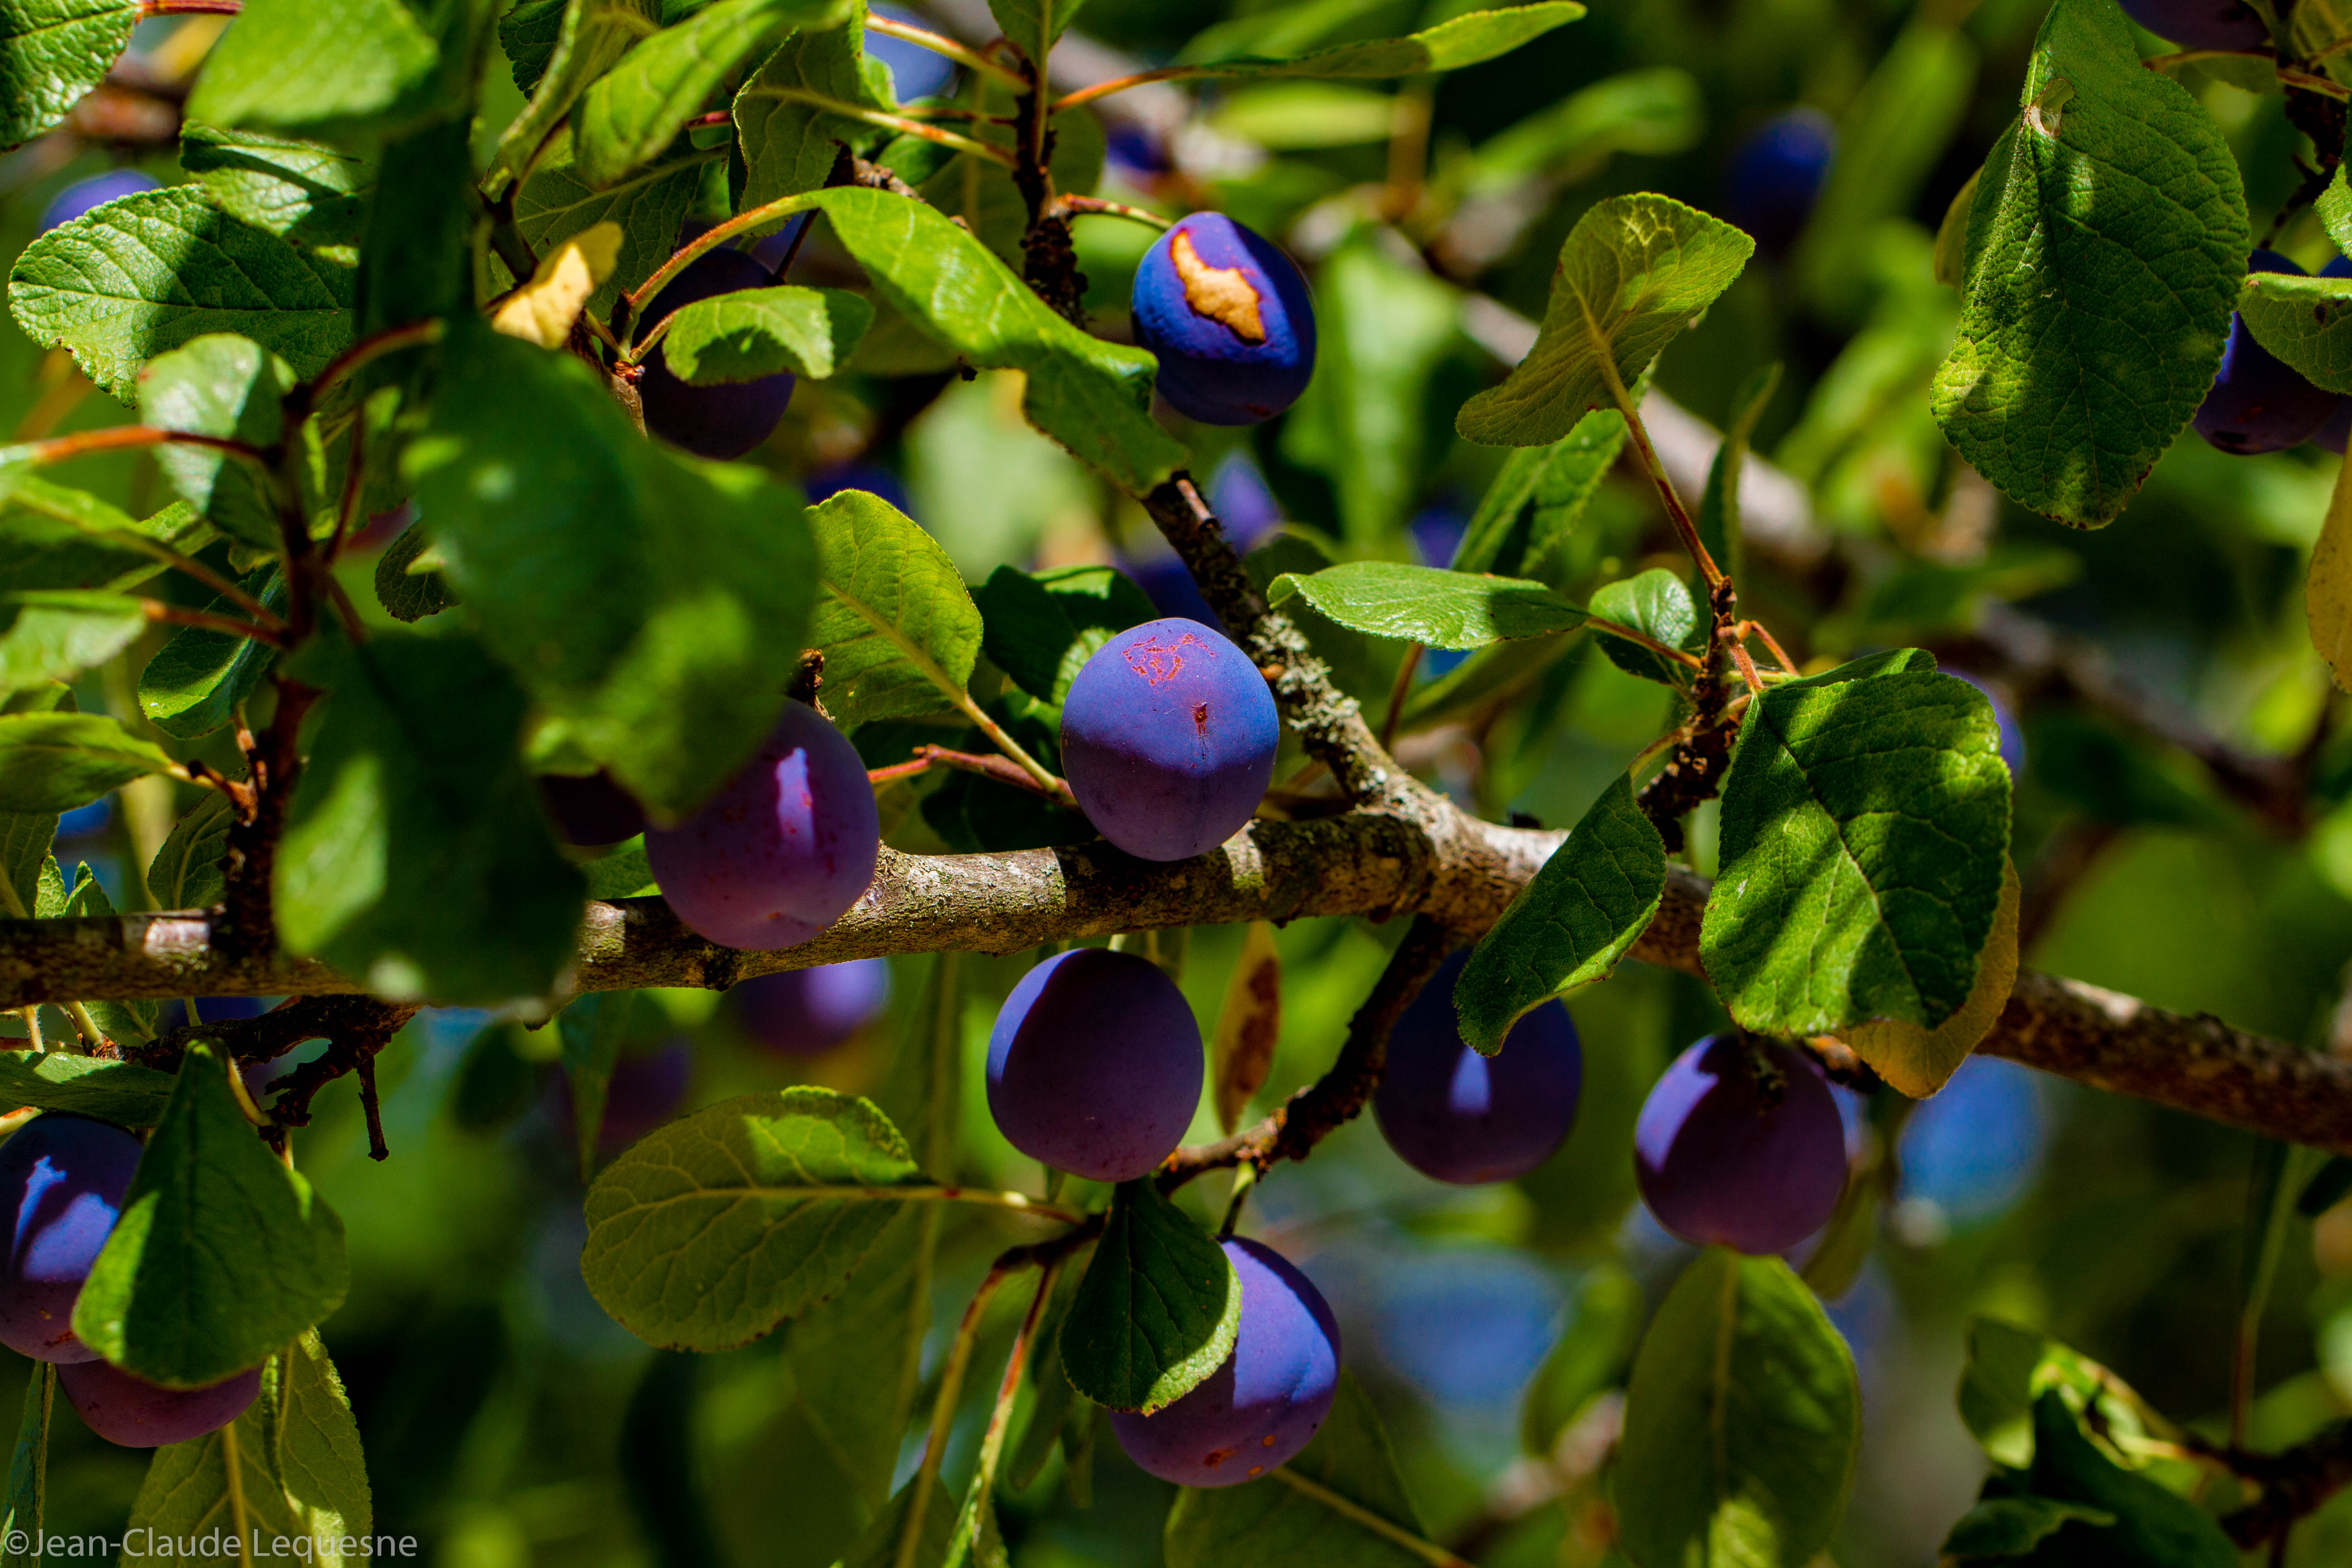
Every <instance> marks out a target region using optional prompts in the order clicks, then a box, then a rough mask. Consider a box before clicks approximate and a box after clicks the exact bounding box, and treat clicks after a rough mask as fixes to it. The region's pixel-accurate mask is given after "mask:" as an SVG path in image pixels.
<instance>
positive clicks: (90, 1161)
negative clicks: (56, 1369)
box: [0, 1111, 140, 1363]
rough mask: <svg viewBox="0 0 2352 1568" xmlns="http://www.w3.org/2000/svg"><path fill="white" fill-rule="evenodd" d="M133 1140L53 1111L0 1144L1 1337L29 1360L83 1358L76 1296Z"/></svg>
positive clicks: (87, 1353)
mask: <svg viewBox="0 0 2352 1568" xmlns="http://www.w3.org/2000/svg"><path fill="white" fill-rule="evenodd" d="M139 1151H140V1143H139V1140H138V1139H136V1138H134V1137H132V1136H131V1134H130V1133H128V1132H125V1131H123V1130H122V1129H121V1128H120V1127H112V1126H109V1125H108V1124H107V1123H105V1122H103V1121H90V1120H89V1119H88V1118H86V1117H80V1116H67V1115H62V1114H60V1113H58V1112H56V1111H50V1112H47V1113H46V1114H43V1115H40V1116H37V1117H35V1118H33V1120H32V1121H28V1122H26V1124H25V1125H24V1126H23V1127H22V1128H20V1129H18V1130H17V1131H16V1133H15V1135H14V1136H12V1137H11V1138H10V1139H9V1140H8V1142H6V1143H5V1145H0V1195H5V1200H6V1201H7V1203H8V1205H9V1207H10V1209H11V1211H12V1212H13V1213H14V1215H15V1216H16V1218H15V1229H14V1232H13V1238H12V1239H11V1241H10V1243H9V1247H8V1260H7V1268H6V1270H5V1273H0V1344H5V1345H6V1346H7V1347H8V1348H9V1349H10V1350H13V1351H16V1352H18V1353H19V1354H23V1355H28V1356H31V1357H32V1358H33V1359H35V1360H36V1361H50V1362H59V1363H67V1362H84V1361H89V1360H91V1359H93V1358H95V1357H96V1355H97V1354H98V1352H96V1351H93V1350H90V1349H89V1348H88V1347H87V1346H85V1345H84V1344H83V1343H82V1342H81V1341H79V1339H76V1338H75V1337H74V1331H73V1310H74V1299H75V1298H76V1297H78V1296H79V1295H80V1294H81V1285H82V1281H83V1280H85V1279H89V1270H90V1266H91V1265H92V1264H94V1263H96V1262H97V1261H98V1254H99V1250H100V1248H101V1247H104V1246H105V1245H106V1238H107V1237H109V1236H110V1235H112V1234H113V1232H114V1222H115V1221H116V1220H117V1219H118V1218H120V1217H121V1214H122V1197H123V1194H125V1193H127V1192H129V1191H130V1190H131V1173H133V1172H134V1171H136V1170H137V1169H138V1167H139Z"/></svg>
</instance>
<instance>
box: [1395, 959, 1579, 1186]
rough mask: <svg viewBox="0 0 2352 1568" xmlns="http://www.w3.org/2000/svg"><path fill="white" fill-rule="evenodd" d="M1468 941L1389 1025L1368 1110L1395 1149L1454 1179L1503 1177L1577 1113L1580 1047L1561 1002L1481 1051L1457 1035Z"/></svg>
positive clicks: (1540, 1153)
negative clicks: (1492, 1050)
mask: <svg viewBox="0 0 2352 1568" xmlns="http://www.w3.org/2000/svg"><path fill="white" fill-rule="evenodd" d="M1469 962H1470V953H1469V950H1468V949H1466V948H1465V949H1464V950H1463V951H1462V952H1457V953H1455V954H1454V955H1453V956H1452V957H1450V958H1448V959H1447V960H1446V961H1445V963H1444V964H1443V965H1442V966H1440V967H1439V969H1438V971H1437V973H1435V974H1433V975H1432V976H1430V979H1429V984H1426V985H1424V986H1423V987H1422V988H1421V994H1420V995H1418V996H1415V997H1414V998H1413V999H1412V1005H1411V1006H1408V1007H1407V1008H1406V1009H1405V1010H1404V1016H1402V1017H1401V1018H1399V1019H1398V1020H1397V1022H1396V1027H1395V1028H1394V1029H1392V1030H1391V1031H1390V1032H1389V1055H1388V1067H1387V1068H1386V1069H1385V1070H1384V1071H1383V1072H1382V1073H1381V1085H1380V1088H1379V1089H1377V1090H1375V1091H1374V1093H1373V1095H1372V1115H1373V1117H1374V1118H1375V1119H1376V1120H1377V1121H1379V1122H1380V1124H1381V1136H1382V1137H1384V1138H1386V1139H1387V1140H1388V1141H1389V1147H1390V1148H1391V1149H1393V1150H1395V1151H1396V1152H1397V1156H1398V1158H1400V1159H1402V1161H1404V1163H1406V1164H1408V1165H1411V1166H1412V1168H1413V1169H1414V1170H1416V1171H1419V1172H1420V1173H1422V1174H1423V1175H1424V1176H1429V1177H1432V1178H1433V1179H1434V1180H1437V1181H1441V1182H1452V1183H1454V1184H1456V1185H1459V1186H1465V1187H1466V1186H1476V1185H1478V1184H1482V1183H1486V1182H1507V1181H1510V1180H1512V1179H1513V1178H1515V1177H1518V1176H1524V1175H1526V1174H1527V1173H1528V1172H1529V1171H1532V1170H1534V1169H1535V1168H1536V1167H1537V1166H1538V1165H1540V1164H1542V1163H1544V1162H1545V1161H1546V1160H1548V1159H1549V1158H1550V1157H1551V1155H1552V1152H1553V1151H1554V1150H1556V1149H1558V1148H1559V1146H1560V1144H1561V1143H1562V1142H1566V1140H1567V1138H1568V1131H1569V1129H1570V1127H1572V1126H1574V1125H1575V1122H1576V1100H1577V1091H1578V1090H1579V1089H1580V1088H1581V1087H1582V1084H1583V1079H1584V1052H1583V1049H1582V1047H1580V1046H1579V1045H1578V1043H1577V1038H1576V1026H1575V1024H1573V1023H1571V1022H1570V1019H1569V1016H1568V1009H1567V1008H1566V1007H1563V1006H1562V1005H1559V1003H1558V1002H1547V1003H1545V1004H1544V1005H1542V1006H1540V1007H1538V1008H1537V1009H1535V1011H1533V1012H1531V1013H1528V1014H1527V1015H1526V1016H1523V1017H1521V1018H1520V1019H1519V1021H1518V1022H1517V1023H1516V1024H1513V1025H1512V1026H1511V1032H1510V1034H1509V1035H1508V1036H1507V1037H1505V1038H1504V1041H1503V1048H1502V1050H1501V1051H1500V1052H1499V1053H1498V1054H1497V1055H1496V1056H1494V1057H1492V1058H1487V1057H1482V1056H1480V1055H1479V1054H1478V1053H1477V1052H1476V1051H1475V1050H1474V1049H1472V1048H1471V1047H1470V1046H1469V1044H1468V1043H1467V1042H1465V1040H1464V1039H1463V1038H1462V1028H1461V1025H1460V1023H1459V1022H1458V1020H1457V1019H1456V1017H1455V1015H1454V983H1455V982H1456V981H1457V980H1459V979H1460V978H1461V977H1462V970H1463V967H1464V966H1465V964H1467V963H1469Z"/></svg>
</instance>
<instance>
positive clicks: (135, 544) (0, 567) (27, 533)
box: [0, 447, 219, 593]
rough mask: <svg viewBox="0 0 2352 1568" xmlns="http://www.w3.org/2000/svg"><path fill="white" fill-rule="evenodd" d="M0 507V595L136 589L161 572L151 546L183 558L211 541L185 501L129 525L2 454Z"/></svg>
mask: <svg viewBox="0 0 2352 1568" xmlns="http://www.w3.org/2000/svg"><path fill="white" fill-rule="evenodd" d="M0 503H5V508H6V510H5V511H0V593H4V592H16V591H21V590H25V589H45V588H59V589H62V588H110V589H115V590H117V591H120V590H121V589H125V588H132V587H136V586H137V585H138V584H142V583H144V582H146V581H147V580H148V579H149V578H151V577H153V576H154V575H155V574H157V573H159V572H162V571H163V569H164V563H163V560H162V558H161V557H160V555H159V553H158V552H157V551H156V549H155V546H157V545H159V544H160V545H163V546H166V547H167V548H169V549H173V550H177V551H178V552H181V553H182V554H189V553H193V552H197V551H201V550H203V549H204V548H205V546H207V545H209V544H210V543H212V542H213V541H215V539H217V538H218V537H219V534H218V533H217V532H216V531H215V530H214V528H213V526H212V525H211V524H210V523H208V522H205V521H204V520H202V519H201V518H199V517H197V516H196V515H195V511H194V509H193V508H191V507H190V506H189V505H188V503H187V502H185V501H173V503H172V504H171V505H170V506H168V507H166V508H164V509H163V510H162V511H160V512H157V513H156V514H155V515H154V516H153V517H152V518H149V519H147V520H146V521H143V522H138V521H132V520H131V516H130V515H129V514H128V513H126V512H124V511H121V510H119V509H117V508H115V507H111V506H109V505H107V504H106V503H105V502H104V501H101V500H99V499H98V498H97V497H96V496H94V495H91V494H89V492H88V491H86V490H77V489H70V488H68V486H65V485H59V484H52V483H51V482H49V481H48V480H47V479H41V478H40V477H39V476H37V475H35V474H31V473H28V472H26V470H25V469H24V468H21V467H11V466H9V465H8V462H7V449H6V448H5V447H0Z"/></svg>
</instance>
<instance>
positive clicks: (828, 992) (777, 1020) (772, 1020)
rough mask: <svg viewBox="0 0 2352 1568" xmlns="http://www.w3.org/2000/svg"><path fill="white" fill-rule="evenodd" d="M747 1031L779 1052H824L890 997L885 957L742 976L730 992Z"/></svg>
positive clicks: (854, 1030) (806, 1054)
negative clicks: (738, 983) (777, 972)
mask: <svg viewBox="0 0 2352 1568" xmlns="http://www.w3.org/2000/svg"><path fill="white" fill-rule="evenodd" d="M730 995H731V996H732V999H733V1003H734V1007H735V1016H737V1017H739V1018H740V1019H741V1020H742V1021H743V1027H744V1029H745V1030H746V1031H748V1032H749V1033H750V1035H751V1037H752V1038H753V1039H755V1040H757V1041H759V1042H760V1043H761V1045H763V1046H765V1047H768V1048H769V1049H770V1050H772V1051H774V1052H776V1053H777V1054H779V1055H780V1056H787V1057H815V1056H823V1055H824V1053H825V1052H827V1051H829V1050H831V1049H833V1048H834V1047H835V1046H838V1045H841V1044H842V1043H844V1042H845V1041H846V1040H847V1039H848V1038H849V1037H851V1036H852V1035H855V1034H856V1033H857V1031H858V1030H860V1029H862V1028H864V1027H865V1026H866V1025H867V1024H869V1023H871V1022H873V1020H874V1019H876V1018H877V1017H879V1016H881V1013H882V1009H883V1008H884V1007H885V1006H887V1005H888V1004H889V1001H890V963H889V961H888V960H887V959H882V958H853V959H851V960H850V961H849V962H848V963H824V964H819V965H818V966H817V967H816V968H814V969H788V970H786V971H785V972H784V973H782V974H762V975H761V976H760V977H759V978H758V979H756V980H746V981H744V982H743V983H742V984H740V985H738V986H736V987H735V989H734V991H733V992H732V993H731V994H730Z"/></svg>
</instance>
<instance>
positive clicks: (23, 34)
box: [0, 0, 140, 147]
mask: <svg viewBox="0 0 2352 1568" xmlns="http://www.w3.org/2000/svg"><path fill="white" fill-rule="evenodd" d="M139 14H140V8H139V6H138V5H137V4H136V3H135V0H0V147H14V146H16V145H17V144H18V143H19V142H30V141H31V140H32V139H33V138H34V137H36V136H38V135H39V134H40V133H41V132H44V131H47V129H49V127H51V126H53V125H55V124H57V123H58V121H61V120H63V119H64V118H65V117H66V115H67V113H68V110H71V109H72V108H73V106H74V105H75V104H76V103H79V101H81V99H82V96H83V95H84V94H85V93H87V92H89V90H90V89H92V88H94V87H96V86H98V85H99V83H100V82H102V81H104V80H105V79H106V73H107V72H108V71H110V70H112V69H113V68H114V62H115V61H116V60H117V59H119V58H121V55H122V51H123V50H124V49H125V48H128V47H130V44H131V28H132V27H134V26H137V25H138V22H139Z"/></svg>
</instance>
